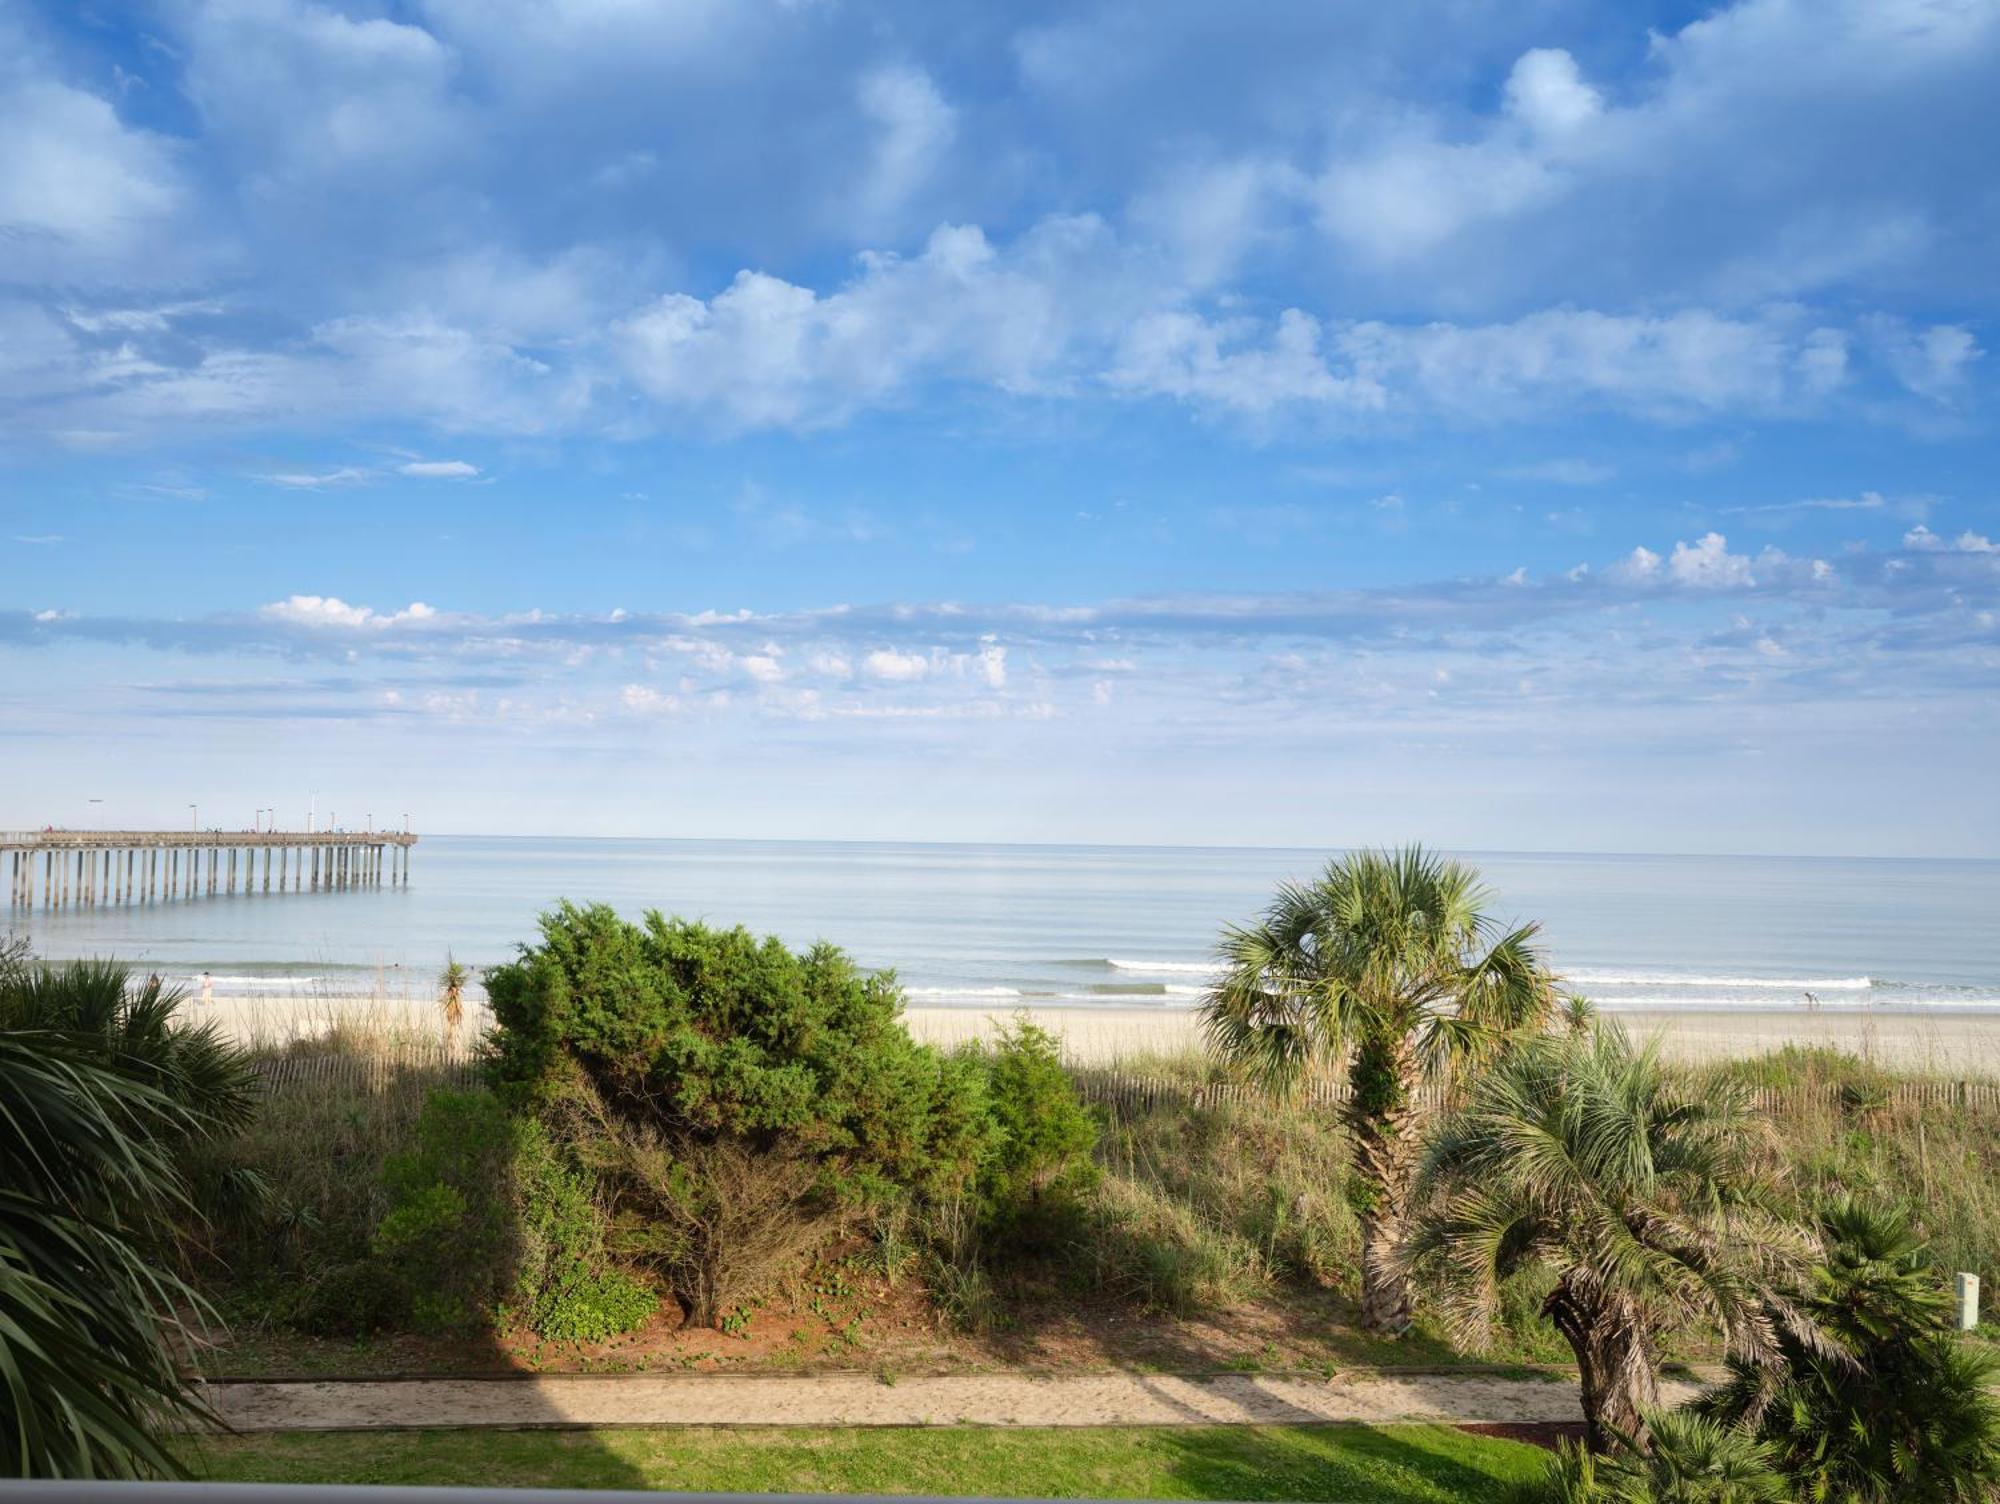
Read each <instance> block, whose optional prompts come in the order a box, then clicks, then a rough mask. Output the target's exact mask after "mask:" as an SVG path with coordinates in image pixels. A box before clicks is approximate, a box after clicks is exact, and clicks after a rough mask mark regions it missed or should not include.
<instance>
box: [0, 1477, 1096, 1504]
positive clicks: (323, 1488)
mask: <svg viewBox="0 0 2000 1504" xmlns="http://www.w3.org/2000/svg"><path fill="white" fill-rule="evenodd" d="M95 1499H102V1500H104V1501H105V1504H196V1501H198V1500H215V1501H218V1504H384V1501H385V1500H389V1499H416V1500H420V1501H422V1504H640V1501H642V1500H643V1501H645V1504H809V1501H815V1500H823V1501H827V1504H835V1501H838V1504H1053V1501H1046V1500H1039V1499H977V1498H973V1497H970V1496H965V1497H959V1498H954V1499H950V1500H946V1499H939V1498H935V1497H932V1496H927V1495H924V1494H678V1493H652V1492H646V1493H638V1492H633V1491H631V1490H627V1489H604V1488H406V1487H402V1486H400V1485H383V1484H379V1483H101V1482H90V1481H76V1480H66V1481H63V1482H42V1481H40V1480H37V1479H32V1478H31V1479H21V1480H16V1479H7V1478H0V1504H81V1501H84V1500H95ZM1069 1504H1079V1501H1076V1500H1071V1501H1069ZM1083 1504H1089V1501H1083Z"/></svg>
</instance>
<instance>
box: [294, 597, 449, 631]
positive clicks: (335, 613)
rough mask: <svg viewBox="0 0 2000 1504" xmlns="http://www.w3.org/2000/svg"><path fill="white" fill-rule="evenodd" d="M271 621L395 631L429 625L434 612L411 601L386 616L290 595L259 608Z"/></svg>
mask: <svg viewBox="0 0 2000 1504" xmlns="http://www.w3.org/2000/svg"><path fill="white" fill-rule="evenodd" d="M260 614H261V615H263V616H265V617H267V618H269V619H270V620H272V621H281V622H286V623H289V624H291V625H294V626H302V627H344V628H354V627H395V626H405V625H408V624H410V623H413V622H424V621H431V620H433V619H435V618H436V616H437V612H436V610H435V609H433V608H432V607H430V606H426V605H425V604H424V603H423V602H422V601H412V602H411V603H410V604H409V605H407V606H405V607H404V608H403V609H402V610H400V611H392V612H390V613H388V614H387V615H384V614H382V613H380V612H377V611H375V610H373V609H372V608H371V607H368V606H351V605H349V604H348V603H347V602H346V601H344V600H342V599H341V598H340V597H339V596H337V595H293V596H288V597H286V598H285V599H284V600H282V601H275V602H273V603H272V604H270V605H268V606H264V607H261V608H260Z"/></svg>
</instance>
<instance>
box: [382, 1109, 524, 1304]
mask: <svg viewBox="0 0 2000 1504" xmlns="http://www.w3.org/2000/svg"><path fill="white" fill-rule="evenodd" d="M519 1143H520V1129H519V1127H518V1125H516V1124H515V1123H514V1122H513V1121H512V1120H510V1119H509V1117H508V1116H507V1112H506V1110H505V1108H503V1107H502V1106H501V1104H500V1101H499V1099H498V1098H496V1097H495V1096H494V1095H493V1094H492V1093H491V1092H487V1091H434V1092H432V1093H431V1094H430V1096H429V1098H428V1099H426V1101H425V1102H424V1109H423V1113H422V1115H421V1116H420V1117H419V1118H418V1119H417V1136H416V1143H415V1145H414V1146H413V1147H412V1148H410V1149H409V1150H407V1151H406V1152H404V1153H401V1154H396V1155H392V1156H391V1157H390V1158H389V1160H388V1162H387V1164H386V1165H385V1166H384V1168H383V1181H384V1184H385V1186H386V1188H387V1190H388V1192H389V1197H390V1202H389V1211H388V1214H387V1215H386V1216H384V1217H383V1218H382V1221H381V1222H380V1223H379V1224H378V1225H377V1227H376V1229H375V1234H374V1237H373V1239H372V1240H371V1244H370V1248H371V1251H372V1252H373V1253H374V1255H375V1256H376V1257H377V1258H378V1259H380V1260H382V1262H383V1263H384V1264H385V1265H386V1266H387V1268H388V1269H390V1270H391V1271H392V1272H393V1275H394V1277H395V1278H396V1279H397V1280H398V1281H399V1282H400V1283H401V1284H402V1286H403V1288H404V1289H405V1290H407V1291H408V1292H409V1307H410V1314H411V1317H412V1319H413V1320H414V1321H415V1323H416V1325H417V1326H418V1327H419V1328H420V1329H423V1330H432V1331H434V1330H442V1329H446V1328H451V1327H463V1326H470V1325H472V1324H474V1323H476V1322H478V1321H479V1320H481V1319H482V1318H483V1317H484V1316H485V1315H486V1313H487V1312H488V1311H489V1310H490V1309H491V1308H492V1306H493V1304H494V1302H495V1301H496V1300H497V1299H498V1297H499V1296H500V1294H501V1292H502V1291H503V1290H505V1289H506V1288H507V1278H508V1274H509V1272H510V1265H511V1264H512V1262H513V1259H514V1226H513V1219H514V1211H515V1208H514V1197H513V1195H512V1194H511V1191H512V1186H511V1181H512V1175H513V1166H514V1160H515V1158H516V1155H517V1153H518V1149H519Z"/></svg>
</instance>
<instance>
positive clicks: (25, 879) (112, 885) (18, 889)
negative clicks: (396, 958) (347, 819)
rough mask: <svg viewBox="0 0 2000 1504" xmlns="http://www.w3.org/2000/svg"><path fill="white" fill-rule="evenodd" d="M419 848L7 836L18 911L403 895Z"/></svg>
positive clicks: (408, 842) (286, 838)
mask: <svg viewBox="0 0 2000 1504" xmlns="http://www.w3.org/2000/svg"><path fill="white" fill-rule="evenodd" d="M416 843H417V838H416V837H415V836H414V835H412V834H410V833H409V832H408V831H387V830H304V831H300V830H55V829H48V830H23V831H0V870H4V871H5V873H6V875H7V905H8V907H9V908H11V909H65V908H93V907H97V906H100V905H105V904H132V903H152V902H155V901H164V900H167V899H187V898H196V897H214V896H216V895H217V894H219V893H220V894H235V893H273V892H276V893H302V892H308V891H310V892H321V891H333V890H338V889H346V888H378V887H381V886H383V885H384V884H388V885H391V886H403V885H406V884H407V883H408V882H409V880H410V848H411V847H412V846H414V845H416ZM260 865H261V870H260Z"/></svg>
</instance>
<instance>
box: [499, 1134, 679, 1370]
mask: <svg viewBox="0 0 2000 1504" xmlns="http://www.w3.org/2000/svg"><path fill="white" fill-rule="evenodd" d="M514 1174H515V1197H516V1205H517V1207H518V1236H519V1243H518V1268H517V1271H516V1276H515V1285H514V1291H515V1299H516V1300H517V1301H518V1303H519V1307H520V1314H521V1317H522V1319H523V1320H524V1321H525V1322H526V1323H527V1325H528V1326H529V1327H530V1328H532V1329H533V1330H534V1331H535V1332H536V1333H537V1334H538V1335H540V1336H543V1337H546V1338H548V1339H549V1340H550V1341H553V1342H601V1341H603V1340H604V1339H605V1338H606V1337H611V1336H615V1335H616V1334H617V1333H619V1332H628V1331H631V1330H632V1329H633V1328H634V1327H637V1326H642V1325H644V1324H645V1323H646V1322H647V1321H648V1320H650V1319H651V1318H652V1315H653V1313H654V1312H655V1311H656V1310H658V1309H659V1304H660V1302H659V1297H658V1296H657V1295H655V1294H654V1293H653V1290H652V1288H651V1287H650V1286H648V1285H646V1284H644V1283H642V1282H641V1281H639V1280H637V1279H634V1278H633V1277H632V1276H631V1275H629V1274H626V1273H624V1272H623V1271H621V1270H618V1269H614V1268H611V1267H610V1266H609V1264H608V1262H607V1260H606V1258H605V1253H604V1225H603V1218H602V1216H601V1214H600V1213H599V1211H598V1207H597V1203H596V1199H595V1197H594V1196H593V1194H592V1189H591V1183H590V1181H589V1179H588V1178H587V1177H586V1176H585V1175H584V1174H583V1173H582V1172H581V1171H579V1170H577V1169H576V1168H574V1167H573V1166H571V1165H568V1164H565V1163H564V1162H563V1159H562V1156H561V1154H560V1152H559V1151H558V1149H557V1147H556V1145H555V1144H554V1142H553V1141H551V1139H550V1138H549V1135H548V1133H547V1131H546V1130H545V1129H544V1128H543V1127H542V1126H541V1124H539V1123H536V1122H533V1121H529V1122H526V1123H523V1124H521V1125H520V1126H519V1129H518V1137H517V1140H516V1157H515V1161H514Z"/></svg>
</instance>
